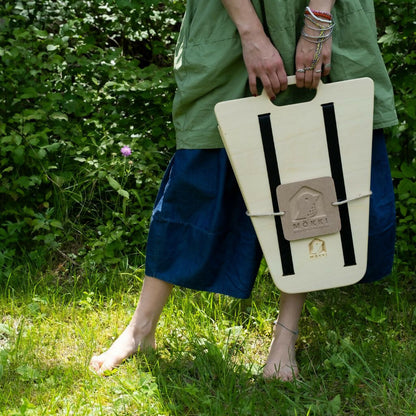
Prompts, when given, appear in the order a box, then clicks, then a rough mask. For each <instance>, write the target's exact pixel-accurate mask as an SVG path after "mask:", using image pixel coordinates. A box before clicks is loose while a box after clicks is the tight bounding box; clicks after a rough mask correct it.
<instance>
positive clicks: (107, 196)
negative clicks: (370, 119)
mask: <svg viewBox="0 0 416 416" xmlns="http://www.w3.org/2000/svg"><path fill="white" fill-rule="evenodd" d="M375 6H376V13H377V19H378V25H379V34H380V46H381V48H382V51H383V55H384V57H385V61H386V64H387V66H388V69H389V72H390V76H391V79H392V82H393V85H394V89H395V93H396V104H397V110H398V114H399V118H400V125H399V126H397V127H395V128H393V129H391V130H390V131H388V136H389V141H388V146H389V152H390V155H391V166H392V171H393V176H394V180H395V190H396V197H397V212H398V243H397V248H398V263H399V264H402V265H404V266H405V268H406V267H407V265H411V264H412V259H413V258H414V256H415V255H416V248H415V247H416V244H415V243H416V237H415V234H416V233H415V231H416V225H415V224H416V204H415V202H416V168H415V163H414V162H415V153H416V150H415V147H416V144H415V141H416V138H415V131H416V100H415V90H414V85H416V79H415V74H414V71H413V69H414V67H415V61H416V52H415V49H414V45H415V43H416V42H415V37H416V35H415V33H416V27H415V22H414V16H415V14H416V6H415V5H414V4H413V3H412V2H394V1H389V0H375ZM183 12H184V2H182V1H175V0H171V1H169V2H164V3H163V4H162V3H159V2H157V1H156V0H89V1H80V0H74V1H69V0H43V1H35V0H13V1H12V0H10V1H7V0H6V1H3V2H1V4H0V16H1V17H0V201H1V210H0V224H1V225H0V270H3V274H7V272H8V270H11V269H13V268H14V267H16V266H18V265H20V264H27V263H29V264H34V265H35V266H37V267H42V266H45V264H46V263H47V261H49V260H50V259H51V258H52V259H53V257H56V258H59V259H62V258H63V259H64V260H65V262H66V263H67V264H78V265H80V266H82V267H87V266H91V267H97V266H98V265H102V266H109V265H115V264H116V265H120V263H121V262H122V261H123V262H124V263H125V264H128V263H133V264H136V265H137V264H140V262H141V261H142V260H143V256H142V254H141V253H142V251H143V249H144V244H145V239H146V234H147V227H148V221H149V216H150V211H151V208H152V205H153V201H154V198H155V195H156V192H157V189H158V185H159V182H160V178H161V175H162V172H163V170H164V169H165V167H166V164H167V161H168V159H169V157H170V155H171V151H172V149H173V147H174V137H173V128H172V124H171V118H170V111H171V101H172V96H173V92H174V88H175V85H174V80H173V77H172V73H171V63H172V55H173V47H174V44H175V40H176V35H177V32H178V29H179V24H180V20H181V17H182V14H183ZM125 145H128V146H129V147H130V148H131V149H132V154H131V155H130V156H128V157H123V156H122V154H121V153H120V149H121V148H122V146H125ZM51 256H52V257H51ZM0 273H1V272H0Z"/></svg>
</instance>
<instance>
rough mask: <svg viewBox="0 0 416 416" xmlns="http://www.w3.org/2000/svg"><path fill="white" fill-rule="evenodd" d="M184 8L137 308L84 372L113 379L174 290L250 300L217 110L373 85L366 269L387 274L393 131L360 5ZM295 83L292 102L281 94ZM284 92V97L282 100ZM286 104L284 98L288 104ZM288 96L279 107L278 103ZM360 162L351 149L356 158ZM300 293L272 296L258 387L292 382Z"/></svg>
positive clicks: (299, 0) (250, 265)
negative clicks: (269, 336) (222, 105)
mask: <svg viewBox="0 0 416 416" xmlns="http://www.w3.org/2000/svg"><path fill="white" fill-rule="evenodd" d="M334 3H335V1H334V0H310V1H305V0H291V1H287V0H253V1H250V0H222V1H221V0H210V1H202V0H188V1H187V5H186V13H185V16H184V20H183V24H182V27H181V31H180V34H179V39H178V44H177V48H176V53H175V62H174V70H175V78H176V81H177V85H178V88H177V92H176V95H175V99H174V103H173V120H174V124H175V129H176V137H177V151H176V152H175V154H174V156H173V158H172V160H171V162H170V164H169V166H168V168H167V171H166V173H165V176H164V179H163V181H162V184H161V187H160V190H159V194H158V196H157V199H156V202H155V206H154V210H153V214H152V220H151V225H150V230H149V237H148V245H147V252H146V270H145V274H146V276H145V279H144V282H143V287H142V291H141V295H140V299H139V302H138V305H137V309H136V311H135V313H134V315H133V317H132V319H131V321H130V323H129V324H128V326H127V327H126V329H125V330H124V331H123V333H122V334H121V335H120V336H119V338H118V339H117V340H116V341H115V342H114V343H113V345H112V346H111V347H110V348H109V349H108V350H107V351H105V352H104V353H102V354H101V355H98V356H94V357H93V358H92V359H91V363H90V366H91V368H92V369H93V370H95V371H96V372H97V373H99V374H103V373H105V372H106V371H108V370H112V369H113V368H115V367H116V366H118V365H119V364H120V363H121V362H122V361H123V360H124V359H126V358H127V357H129V356H131V355H132V354H134V353H136V352H137V351H138V350H139V349H140V350H145V349H148V348H155V330H156V326H157V323H158V320H159V317H160V314H161V312H162V309H163V307H164V305H165V303H166V301H167V299H168V297H169V295H170V293H171V291H172V288H173V287H174V285H178V286H183V287H187V288H191V289H196V290H205V291H210V292H215V293H221V294H225V295H229V296H234V297H237V298H247V297H249V296H250V293H251V290H252V287H253V284H254V280H255V277H256V274H257V271H258V267H259V264H260V261H261V258H262V253H261V250H260V247H259V244H258V241H257V238H256V235H255V233H254V230H253V227H252V224H251V222H250V220H249V218H248V217H247V215H246V208H245V205H244V202H243V199H242V196H241V194H240V191H239V189H238V185H237V183H236V180H235V177H234V175H233V172H232V169H231V167H230V164H229V162H228V159H227V156H226V154H225V150H224V149H223V144H222V142H221V138H220V136H219V134H218V131H217V122H216V119H215V115H214V106H215V104H216V103H217V102H220V101H224V100H231V99H236V98H241V97H246V96H249V95H251V94H253V95H256V94H258V93H259V92H260V91H259V90H258V87H259V86H262V87H263V88H265V90H266V92H267V94H268V96H269V97H270V98H273V99H275V98H276V99H277V100H279V98H280V97H282V96H283V95H286V98H285V100H286V102H287V100H288V99H289V100H290V99H291V98H290V97H291V95H290V94H296V93H300V94H302V92H303V91H305V90H304V88H307V89H310V88H316V87H317V85H318V83H319V81H320V79H321V77H322V76H326V77H327V81H341V80H345V79H352V78H358V77H363V76H368V77H371V78H372V79H373V81H374V85H375V97H374V104H375V106H374V107H375V110H374V139H373V162H372V183H371V187H372V191H373V195H372V197H371V203H370V237H369V259H368V264H369V266H368V270H367V273H366V276H365V277H364V279H363V280H364V281H373V280H377V279H380V278H382V277H383V276H385V275H387V274H389V273H390V271H391V266H392V259H393V250H394V233H395V230H394V197H393V189H392V184H391V177H390V171H389V165H388V160H387V154H386V149H385V143H384V137H383V132H382V130H381V129H382V128H383V127H388V126H392V125H394V124H395V123H397V118H396V113H395V109H394V101H393V93H392V88H391V84H390V81H389V79H388V75H387V72H386V69H385V67H384V63H383V60H382V57H381V55H380V51H379V49H378V45H377V37H376V28H375V19H374V5H373V2H372V1H370V0H342V1H338V2H336V3H335V4H334ZM287 74H296V85H297V87H299V88H298V89H296V88H295V89H294V90H295V91H291V92H290V91H289V90H288V91H286V93H285V94H280V93H281V92H282V91H285V90H286V89H287ZM290 90H292V89H290ZM287 94H289V95H287ZM288 97H289V98H288ZM357 151H359V149H357ZM304 300H305V294H302V293H299V294H291V295H289V294H285V293H281V297H280V308H279V316H278V319H277V322H276V325H275V327H274V331H273V340H272V344H271V347H270V351H269V357H268V359H267V362H266V363H265V366H264V376H265V377H267V378H277V379H281V380H291V379H293V377H297V375H298V365H297V362H296V356H295V343H296V339H297V335H298V322H299V318H300V315H301V311H302V308H303V303H304Z"/></svg>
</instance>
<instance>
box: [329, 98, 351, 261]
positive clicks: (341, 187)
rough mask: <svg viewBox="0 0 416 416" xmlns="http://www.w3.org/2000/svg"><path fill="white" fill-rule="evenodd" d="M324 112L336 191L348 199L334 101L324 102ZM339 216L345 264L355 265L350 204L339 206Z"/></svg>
mask: <svg viewBox="0 0 416 416" xmlns="http://www.w3.org/2000/svg"><path fill="white" fill-rule="evenodd" d="M322 111H323V114H324V122H325V132H326V140H327V145H328V153H329V162H330V166H331V174H332V178H333V179H334V184H335V192H336V194H337V199H338V201H343V200H345V199H347V194H346V191H345V182H344V174H343V170H342V159H341V151H340V147H339V139H338V130H337V121H336V118H335V108H334V103H327V104H322ZM339 216H340V219H341V231H340V234H341V244H342V251H343V254H344V266H353V265H355V264H357V263H356V260H355V252H354V241H353V238H352V232H351V223H350V214H349V211H348V204H343V205H340V206H339Z"/></svg>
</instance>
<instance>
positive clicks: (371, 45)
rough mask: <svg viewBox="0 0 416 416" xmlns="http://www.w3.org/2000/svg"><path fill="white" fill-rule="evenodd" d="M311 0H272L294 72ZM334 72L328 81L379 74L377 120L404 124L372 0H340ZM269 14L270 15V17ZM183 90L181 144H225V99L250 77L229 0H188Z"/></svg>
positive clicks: (277, 35) (278, 34)
mask: <svg viewBox="0 0 416 416" xmlns="http://www.w3.org/2000/svg"><path fill="white" fill-rule="evenodd" d="M253 5H254V7H255V8H256V10H257V12H258V15H259V16H261V13H260V4H259V0H253ZM307 5H308V1H307V0H290V1H288V0H264V7H265V12H266V13H265V15H266V20H267V26H268V29H269V32H270V36H271V38H272V41H273V43H274V45H275V46H276V48H277V50H278V51H279V53H280V55H281V57H282V59H283V62H284V64H285V69H286V72H287V74H288V75H290V74H294V71H295V52H296V44H297V40H298V38H299V34H300V31H301V29H302V26H303V12H304V9H305V7H306V6H307ZM332 14H333V18H334V21H335V24H336V26H335V28H334V32H333V42H332V58H331V64H332V66H331V73H330V76H329V77H328V79H327V80H326V82H335V81H342V80H346V79H354V78H360V77H370V78H372V79H373V81H374V89H375V93H374V117H373V126H374V128H383V127H389V126H392V125H394V124H397V116H396V111H395V106H394V98H393V89H392V86H391V83H390V80H389V77H388V74H387V71H386V68H385V65H384V62H383V58H382V56H381V53H380V50H379V47H378V43H377V32H376V25H375V15H374V4H373V1H372V0H338V1H336V3H335V6H334V8H333V10H332ZM264 24H265V22H263V25H264ZM174 73H175V79H176V82H177V91H176V94H175V98H174V101H173V112H172V113H173V121H174V125H175V129H176V141H177V148H178V149H213V148H221V147H223V144H222V141H221V137H220V135H219V133H218V129H217V121H216V118H215V115H214V106H215V104H216V103H217V102H220V101H225V100H231V99H236V98H242V97H245V96H249V95H250V92H249V89H248V77H247V71H246V68H245V65H244V61H243V57H242V51H241V42H240V38H239V35H238V32H237V29H236V27H235V25H234V23H233V22H232V20H231V19H230V17H229V16H228V13H227V12H226V10H225V9H224V7H223V5H222V3H221V0H208V1H205V0H187V5H186V12H185V16H184V19H183V22H182V27H181V31H180V34H179V38H178V43H177V47H176V52H175V61H174ZM307 93H308V90H306V89H297V88H296V87H295V86H292V87H289V88H288V90H287V92H284V93H282V94H279V95H278V101H279V100H280V104H284V103H290V102H293V101H294V100H295V99H296V96H299V95H300V96H301V95H302V94H303V95H305V94H307Z"/></svg>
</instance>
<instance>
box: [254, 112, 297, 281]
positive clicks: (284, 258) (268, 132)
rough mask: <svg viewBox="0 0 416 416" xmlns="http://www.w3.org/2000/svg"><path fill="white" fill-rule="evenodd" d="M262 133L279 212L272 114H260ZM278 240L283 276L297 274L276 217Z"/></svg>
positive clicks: (275, 201) (274, 205) (274, 208)
mask: <svg viewBox="0 0 416 416" xmlns="http://www.w3.org/2000/svg"><path fill="white" fill-rule="evenodd" d="M258 117H259V124H260V133H261V139H262V141H263V151H264V157H265V159H266V167H267V176H268V178H269V187H270V195H271V197H272V203H273V210H274V212H279V203H278V201H277V193H276V188H277V187H278V186H279V185H280V175H279V166H278V164H277V157H276V149H275V147H274V140H273V131H272V125H271V122H270V114H260V115H259V116H258ZM274 220H275V224H276V232H277V239H278V242H279V250H280V259H281V262H282V270H283V276H289V275H292V274H295V272H294V268H293V260H292V251H291V249H290V243H289V241H287V240H286V239H285V237H284V235H283V227H282V222H281V220H280V218H279V217H277V216H276V217H274Z"/></svg>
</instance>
